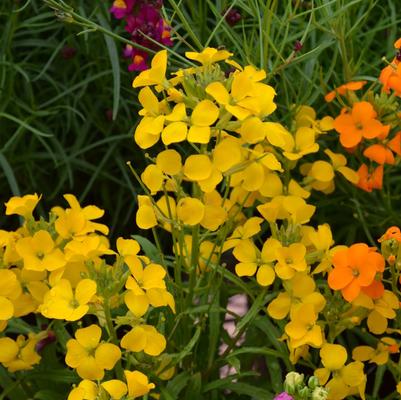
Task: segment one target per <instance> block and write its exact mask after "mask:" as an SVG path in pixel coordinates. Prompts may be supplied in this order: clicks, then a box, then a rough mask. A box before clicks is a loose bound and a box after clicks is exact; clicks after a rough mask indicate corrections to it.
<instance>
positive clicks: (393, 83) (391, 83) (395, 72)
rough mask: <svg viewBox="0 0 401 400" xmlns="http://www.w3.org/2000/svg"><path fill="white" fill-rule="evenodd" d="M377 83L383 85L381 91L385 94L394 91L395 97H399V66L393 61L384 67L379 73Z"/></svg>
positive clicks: (400, 67)
mask: <svg viewBox="0 0 401 400" xmlns="http://www.w3.org/2000/svg"><path fill="white" fill-rule="evenodd" d="M379 81H380V82H381V83H382V84H383V90H384V91H385V92H386V93H390V91H391V90H394V93H395V95H396V96H401V64H400V63H399V62H398V61H396V60H395V61H393V62H392V63H391V64H390V65H387V66H386V67H384V68H383V69H382V71H381V73H380V76H379Z"/></svg>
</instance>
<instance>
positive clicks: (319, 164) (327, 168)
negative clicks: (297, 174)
mask: <svg viewBox="0 0 401 400" xmlns="http://www.w3.org/2000/svg"><path fill="white" fill-rule="evenodd" d="M308 175H309V176H311V177H312V178H314V179H316V180H318V181H321V182H329V181H331V180H333V179H334V171H333V167H332V166H331V164H329V163H328V162H326V161H315V162H314V163H313V164H312V168H311V169H310V170H309V173H308Z"/></svg>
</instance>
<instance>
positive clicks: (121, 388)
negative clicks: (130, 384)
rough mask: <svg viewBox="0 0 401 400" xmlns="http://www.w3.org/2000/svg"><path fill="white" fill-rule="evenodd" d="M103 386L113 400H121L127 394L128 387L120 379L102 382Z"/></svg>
mask: <svg viewBox="0 0 401 400" xmlns="http://www.w3.org/2000/svg"><path fill="white" fill-rule="evenodd" d="M101 386H102V387H103V389H104V390H106V392H107V393H108V394H109V395H110V396H111V400H120V399H121V397H123V396H124V395H125V394H126V393H127V385H126V384H125V383H124V382H121V381H120V380H118V379H111V380H110V381H106V382H102V383H101Z"/></svg>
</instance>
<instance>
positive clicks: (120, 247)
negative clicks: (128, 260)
mask: <svg viewBox="0 0 401 400" xmlns="http://www.w3.org/2000/svg"><path fill="white" fill-rule="evenodd" d="M116 244H117V251H118V253H119V254H120V255H121V256H123V257H128V256H134V257H135V256H136V255H137V254H138V253H139V251H140V250H141V248H140V246H139V243H138V242H137V241H136V240H134V239H124V238H122V237H119V238H118V239H117V243H116Z"/></svg>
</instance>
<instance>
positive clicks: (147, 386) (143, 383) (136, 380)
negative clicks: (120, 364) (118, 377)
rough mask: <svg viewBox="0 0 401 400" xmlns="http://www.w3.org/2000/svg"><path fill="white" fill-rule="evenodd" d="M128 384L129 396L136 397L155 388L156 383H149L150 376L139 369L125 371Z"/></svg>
mask: <svg viewBox="0 0 401 400" xmlns="http://www.w3.org/2000/svg"><path fill="white" fill-rule="evenodd" d="M124 374H125V379H126V381H127V385H128V396H129V398H133V399H136V398H137V397H141V396H143V395H145V394H147V393H149V392H150V391H151V390H152V389H154V388H155V384H154V383H149V380H148V377H147V376H146V375H145V374H143V373H142V372H139V371H124Z"/></svg>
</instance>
